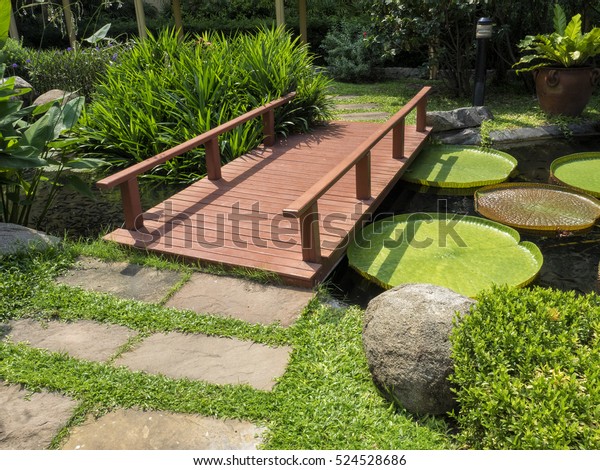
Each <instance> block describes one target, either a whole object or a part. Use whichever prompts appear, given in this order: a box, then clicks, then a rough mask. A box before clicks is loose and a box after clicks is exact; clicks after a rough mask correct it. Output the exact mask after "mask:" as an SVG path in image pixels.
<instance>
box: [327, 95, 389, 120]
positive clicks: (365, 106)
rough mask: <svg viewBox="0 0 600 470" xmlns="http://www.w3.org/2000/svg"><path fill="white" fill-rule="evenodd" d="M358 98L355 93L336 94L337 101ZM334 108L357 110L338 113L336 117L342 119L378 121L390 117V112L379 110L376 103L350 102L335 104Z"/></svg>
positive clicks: (338, 109)
mask: <svg viewBox="0 0 600 470" xmlns="http://www.w3.org/2000/svg"><path fill="white" fill-rule="evenodd" d="M353 98H358V96H354V95H346V96H336V97H335V99H336V101H340V100H345V99H348V100H349V99H353ZM334 110H337V111H357V112H350V113H341V114H336V116H335V119H337V120H340V121H376V120H386V119H388V118H389V117H390V114H389V113H385V112H382V111H380V110H379V107H378V105H377V104H376V103H349V104H341V103H338V104H336V105H334Z"/></svg>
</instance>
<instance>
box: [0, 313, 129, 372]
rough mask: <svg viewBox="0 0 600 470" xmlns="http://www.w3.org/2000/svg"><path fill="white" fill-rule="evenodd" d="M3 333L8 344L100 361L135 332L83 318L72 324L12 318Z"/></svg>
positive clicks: (108, 356)
mask: <svg viewBox="0 0 600 470" xmlns="http://www.w3.org/2000/svg"><path fill="white" fill-rule="evenodd" d="M4 335H8V340H9V341H11V342H12V343H20V342H27V343H29V345H30V346H32V347H34V348H41V349H48V350H49V351H54V352H66V353H67V354H69V355H70V356H73V357H76V358H79V359H85V360H88V361H99V362H102V361H106V360H108V359H109V358H110V357H111V356H112V355H113V354H114V353H115V352H116V351H117V349H118V348H119V347H120V346H122V345H123V344H125V342H126V341H127V340H128V339H129V338H130V337H132V336H136V335H137V333H136V332H135V331H133V330H130V329H129V328H125V327H124V326H120V325H104V324H101V323H96V322H92V321H87V320H82V321H77V322H73V323H63V322H58V321H50V322H47V323H40V322H36V321H33V320H14V321H11V322H9V323H8V327H7V328H4ZM0 337H2V334H0ZM5 340H6V339H5Z"/></svg>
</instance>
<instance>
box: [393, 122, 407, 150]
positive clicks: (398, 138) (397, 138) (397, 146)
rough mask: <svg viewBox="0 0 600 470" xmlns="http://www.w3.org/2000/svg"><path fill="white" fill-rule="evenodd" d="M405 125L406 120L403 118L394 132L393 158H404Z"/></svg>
mask: <svg viewBox="0 0 600 470" xmlns="http://www.w3.org/2000/svg"><path fill="white" fill-rule="evenodd" d="M404 124H405V119H404V118H402V119H400V120H399V121H398V123H397V124H396V125H395V126H394V129H393V130H392V158H403V157H404Z"/></svg>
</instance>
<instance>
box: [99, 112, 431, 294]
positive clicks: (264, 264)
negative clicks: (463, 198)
mask: <svg viewBox="0 0 600 470" xmlns="http://www.w3.org/2000/svg"><path fill="white" fill-rule="evenodd" d="M380 126H381V124H376V123H361V122H333V123H330V124H329V125H327V126H324V127H323V128H319V129H317V130H316V131H315V132H313V133H311V134H304V135H293V136H290V137H288V138H287V139H285V140H281V141H279V142H278V143H277V144H276V145H275V146H273V147H262V146H261V147H259V148H257V149H255V150H253V151H251V152H249V153H248V154H246V155H244V156H241V157H239V158H237V159H235V160H234V161H232V162H229V163H227V164H225V165H223V167H222V169H221V173H222V178H221V179H220V180H216V181H210V180H208V179H203V180H200V181H198V182H196V183H194V184H193V185H191V186H189V187H187V188H185V189H183V190H182V191H180V192H178V193H177V194H175V195H173V196H172V197H170V198H168V199H167V200H166V201H163V202H162V203H160V204H158V205H156V206H155V207H153V208H150V209H148V210H147V211H146V212H145V213H144V214H143V217H144V229H143V230H142V231H133V230H125V229H118V230H115V231H114V232H112V233H110V234H108V235H107V236H106V238H107V239H109V240H113V241H115V242H118V243H122V244H126V245H129V246H134V247H137V248H142V249H148V250H151V251H155V252H158V253H163V254H167V255H172V256H180V257H183V258H185V259H189V260H193V261H201V262H207V263H217V264H222V265H227V266H241V267H244V268H256V269H262V270H266V271H270V272H273V273H276V274H277V275H279V276H280V277H281V278H282V279H283V280H284V281H285V282H287V283H290V284H294V285H302V286H306V287H311V286H314V285H315V284H316V283H318V282H320V281H321V280H323V279H324V278H325V277H326V276H327V275H328V274H329V272H330V271H331V270H332V269H333V268H334V267H335V265H336V264H337V262H338V261H339V260H340V259H341V257H342V256H343V255H344V253H345V244H346V241H347V240H348V239H349V237H351V236H353V232H354V230H355V229H356V227H357V224H360V223H361V222H362V221H363V220H364V219H365V218H367V217H368V216H369V215H370V214H372V213H374V212H375V210H376V209H377V207H378V206H379V205H380V204H381V202H382V200H383V198H384V197H385V196H386V195H387V194H388V192H389V191H390V190H391V188H392V187H393V185H394V184H395V183H396V182H397V181H398V180H399V178H400V176H401V174H402V173H403V172H404V171H405V169H406V167H407V164H408V163H409V162H410V159H411V158H412V157H413V156H414V155H415V153H416V151H417V150H418V149H419V148H420V146H421V145H422V144H423V142H424V140H425V138H426V137H427V135H428V133H429V131H428V130H426V131H425V132H416V130H415V128H414V126H413V127H411V126H407V127H406V140H405V157H403V158H398V159H394V158H392V156H391V153H392V138H391V135H388V136H386V137H385V138H384V139H382V140H381V141H380V142H379V143H377V144H376V145H375V147H374V148H373V149H372V152H371V190H372V192H371V194H372V197H371V198H370V199H368V200H365V201H361V200H359V199H357V198H356V183H355V177H356V175H355V169H354V168H353V169H351V170H349V171H348V173H347V174H346V175H344V176H343V177H342V178H341V179H340V180H339V181H337V182H336V183H335V184H334V185H333V186H332V187H331V189H329V190H328V191H327V192H325V193H324V194H323V196H322V197H321V198H320V199H319V201H318V208H319V221H320V222H319V228H320V235H321V237H320V239H321V254H322V259H321V262H320V263H307V262H305V261H303V260H302V247H301V244H300V239H299V235H300V234H299V221H298V220H297V219H295V218H288V217H284V216H283V210H284V209H285V208H286V207H287V206H289V205H290V204H291V203H293V202H294V201H295V200H297V198H298V197H300V196H301V195H302V194H304V192H305V191H307V190H308V189H309V188H310V187H311V186H312V185H313V184H314V183H315V181H317V180H318V179H319V178H320V177H321V176H322V175H324V174H326V173H327V172H328V171H330V170H331V169H332V168H334V167H336V165H338V163H339V162H340V161H342V160H343V159H344V158H345V157H347V156H348V155H349V154H350V153H351V152H353V151H354V150H355V149H356V148H357V147H358V146H359V145H360V144H361V143H362V142H364V141H365V139H367V138H368V137H369V136H370V135H372V134H373V132H375V131H377V129H378V128H379V127H380Z"/></svg>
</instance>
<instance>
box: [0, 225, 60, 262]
mask: <svg viewBox="0 0 600 470" xmlns="http://www.w3.org/2000/svg"><path fill="white" fill-rule="evenodd" d="M60 243H61V240H60V238H57V237H53V236H51V235H46V234H45V233H44V232H38V231H37V230H33V229H31V228H27V227H23V226H21V225H15V224H5V223H0V256H3V255H13V254H15V253H19V252H21V251H28V250H38V249H45V248H48V247H49V246H58V245H60Z"/></svg>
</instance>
